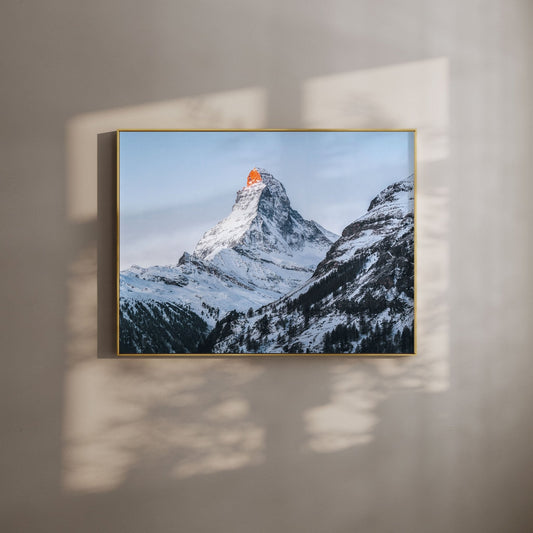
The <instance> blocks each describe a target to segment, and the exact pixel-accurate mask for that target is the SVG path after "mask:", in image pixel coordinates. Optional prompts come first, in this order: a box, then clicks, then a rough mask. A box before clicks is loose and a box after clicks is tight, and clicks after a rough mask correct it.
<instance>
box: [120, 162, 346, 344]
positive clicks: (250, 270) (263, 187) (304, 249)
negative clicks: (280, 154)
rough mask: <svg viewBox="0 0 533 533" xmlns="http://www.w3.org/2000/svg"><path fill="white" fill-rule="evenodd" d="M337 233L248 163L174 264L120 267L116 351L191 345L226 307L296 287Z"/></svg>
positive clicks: (263, 300) (252, 303)
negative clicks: (231, 194)
mask: <svg viewBox="0 0 533 533" xmlns="http://www.w3.org/2000/svg"><path fill="white" fill-rule="evenodd" d="M337 238H338V235H335V234H333V233H331V232H329V231H327V230H326V229H324V228H322V227H321V226H320V225H319V224H317V223H316V222H314V221H309V220H305V219H304V218H303V217H302V216H301V215H300V214H299V213H298V212H297V211H296V210H294V209H293V208H292V207H291V205H290V201H289V198H288V197H287V193H286V191H285V188H284V187H283V185H282V184H281V183H280V182H279V181H278V180H277V179H276V178H274V177H273V176H272V175H271V174H270V173H268V172H267V171H265V170H263V169H254V170H252V172H250V175H249V176H248V181H247V185H246V186H245V187H244V188H243V189H241V190H240V191H238V193H237V198H236V201H235V204H234V206H233V209H232V211H231V213H230V214H229V216H228V217H226V218H225V219H224V220H222V221H220V222H219V223H218V224H217V225H216V226H215V227H214V228H212V229H211V230H209V231H208V232H206V233H205V234H204V236H203V237H202V238H201V239H200V241H199V242H198V244H197V246H196V248H195V250H194V251H193V253H192V254H188V253H184V254H183V256H182V257H181V259H180V260H179V262H178V264H177V265H173V266H153V267H148V268H141V267H131V268H129V269H127V270H124V271H122V272H121V273H120V342H121V353H130V352H134V353H136V352H139V353H140V352H142V353H178V352H188V351H195V349H196V347H197V344H198V337H202V336H204V335H205V333H206V332H207V331H208V330H209V329H210V328H212V327H213V326H214V325H215V323H216V321H217V320H218V319H219V318H221V317H223V316H224V315H225V314H226V313H227V312H229V311H232V310H236V311H245V310H248V309H249V308H252V309H257V308H258V307H261V306H262V305H265V304H267V303H270V302H272V301H274V300H277V299H279V298H280V297H281V296H283V295H284V294H286V293H288V292H291V291H293V290H295V289H297V288H298V287H299V286H300V285H301V284H302V283H304V282H305V281H306V280H307V279H308V278H309V277H310V276H311V275H312V273H313V272H314V270H315V268H316V266H317V264H318V263H319V262H320V261H321V260H322V259H323V258H324V256H325V254H326V252H327V251H328V249H329V248H330V246H331V244H332V243H333V242H334V241H335V240H336V239H337ZM196 319H198V320H199V321H200V322H198V320H196ZM170 323H172V324H173V326H172V327H170V326H168V327H167V324H170ZM176 324H181V325H180V326H179V327H177V326H176ZM183 324H185V325H183ZM187 324H190V327H189V326H187ZM161 328H163V329H164V330H165V333H164V334H162V333H161ZM189 330H191V331H189ZM192 330H194V331H192ZM198 330H201V331H200V335H197V334H196V332H197V331H198ZM152 331H153V332H154V333H153V334H152V333H150V332H152ZM174 332H176V333H174ZM160 339H164V341H162V342H160V341H159V340H160ZM184 340H186V341H187V342H184ZM123 348H124V350H126V351H124V350H123Z"/></svg>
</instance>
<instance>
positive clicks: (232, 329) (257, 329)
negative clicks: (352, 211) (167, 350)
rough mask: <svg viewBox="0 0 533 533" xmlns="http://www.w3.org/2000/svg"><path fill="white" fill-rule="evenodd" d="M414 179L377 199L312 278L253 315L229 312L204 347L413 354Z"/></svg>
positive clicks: (330, 252)
mask: <svg viewBox="0 0 533 533" xmlns="http://www.w3.org/2000/svg"><path fill="white" fill-rule="evenodd" d="M413 181H414V180H413V176H410V177H408V178H407V179H405V180H402V181H398V182H396V183H394V184H392V185H390V186H389V187H387V188H386V189H384V190H383V191H382V192H381V193H380V194H378V196H376V197H375V198H374V199H373V200H372V202H371V203H370V206H369V208H368V212H367V213H366V214H365V215H363V216H362V217H360V218H358V219H357V220H356V221H355V222H353V223H352V224H350V225H348V226H347V227H346V228H345V229H344V230H343V232H342V236H341V238H340V239H338V240H337V241H336V242H335V243H334V244H333V245H332V246H331V247H330V249H329V250H328V252H327V254H326V255H325V257H324V259H323V260H322V261H321V262H320V263H319V264H318V266H317V268H316V270H315V272H314V274H313V276H312V277H311V278H310V279H309V280H307V281H306V282H305V283H303V284H302V285H301V286H300V287H299V288H298V289H296V290H294V291H291V292H289V293H288V294H286V295H285V296H284V297H282V298H281V299H279V300H277V301H275V302H272V303H270V304H267V305H265V306H264V307H262V308H261V309H259V310H257V311H256V312H254V313H248V314H246V315H245V314H243V313H240V314H239V313H236V312H234V313H230V314H229V315H227V316H226V317H225V318H223V319H222V320H221V321H219V323H218V324H217V326H216V327H215V328H214V329H213V330H212V331H211V333H210V334H209V336H208V337H207V339H206V342H205V343H204V345H203V349H204V350H207V351H213V352H216V353H227V352H229V353H234V352H235V353H238V352H260V353H280V352H281V353H299V352H311V353H337V352H345V353H412V352H413V333H414V332H413V329H414V324H413V322H414V294H413V289H414V217H413V202H414V191H413Z"/></svg>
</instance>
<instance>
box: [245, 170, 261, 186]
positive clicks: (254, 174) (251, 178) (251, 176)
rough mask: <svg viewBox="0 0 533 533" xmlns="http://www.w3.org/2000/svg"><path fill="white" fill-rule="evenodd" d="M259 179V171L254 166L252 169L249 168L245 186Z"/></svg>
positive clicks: (257, 181)
mask: <svg viewBox="0 0 533 533" xmlns="http://www.w3.org/2000/svg"><path fill="white" fill-rule="evenodd" d="M260 181H261V174H259V171H258V170H257V169H256V168H252V170H250V174H248V179H247V180H246V186H247V187H249V186H250V185H253V184H254V183H259V182H260Z"/></svg>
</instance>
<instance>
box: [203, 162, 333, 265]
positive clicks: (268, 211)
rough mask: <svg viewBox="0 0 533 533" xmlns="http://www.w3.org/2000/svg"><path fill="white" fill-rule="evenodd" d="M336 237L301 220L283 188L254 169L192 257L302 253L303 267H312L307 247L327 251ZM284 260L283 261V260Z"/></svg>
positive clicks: (279, 183)
mask: <svg viewBox="0 0 533 533" xmlns="http://www.w3.org/2000/svg"><path fill="white" fill-rule="evenodd" d="M337 238H338V235H335V234H334V233H331V232H329V231H327V230H326V229H324V228H323V227H322V226H320V225H319V224H317V223H316V222H314V221H312V220H304V218H303V217H302V216H301V215H300V213H298V211H296V210H294V209H293V208H292V207H291V203H290V200H289V198H288V196H287V192H286V191H285V187H283V185H282V184H281V182H280V181H278V180H277V179H276V178H274V176H273V175H272V174H270V173H269V172H267V171H266V170H264V169H258V168H254V169H253V170H252V171H251V172H250V174H249V175H248V178H247V184H246V186H245V187H243V188H242V189H241V190H240V191H238V192H237V198H236V200H235V204H234V205H233V209H232V211H231V213H230V214H229V216H228V217H226V218H225V219H224V220H221V221H220V222H219V223H218V224H217V225H216V226H215V227H213V228H212V229H210V230H209V231H208V232H206V233H205V234H204V236H203V237H202V238H201V239H200V241H199V242H198V244H197V245H196V248H195V249H194V252H193V255H194V256H196V257H198V258H200V259H203V260H207V261H211V260H213V259H214V258H215V257H216V255H217V254H219V253H220V252H221V251H222V250H224V249H234V250H236V251H240V250H246V253H247V254H249V253H250V252H253V253H254V255H255V256H256V257H257V256H264V255H265V254H267V255H270V254H272V253H276V252H278V253H279V252H282V253H283V254H284V255H286V256H287V257H288V258H290V257H296V256H297V255H299V256H300V258H297V259H296V260H297V262H298V263H300V259H301V255H302V254H301V252H302V251H306V252H307V253H308V255H309V254H310V255H309V258H308V260H304V262H305V266H309V267H310V266H311V265H312V264H313V263H315V259H314V257H312V256H313V255H315V254H313V253H312V252H311V250H309V248H310V247H313V248H317V247H318V248H323V247H324V246H326V247H329V246H330V245H331V243H332V242H333V241H335V240H337ZM287 257H286V258H285V259H287Z"/></svg>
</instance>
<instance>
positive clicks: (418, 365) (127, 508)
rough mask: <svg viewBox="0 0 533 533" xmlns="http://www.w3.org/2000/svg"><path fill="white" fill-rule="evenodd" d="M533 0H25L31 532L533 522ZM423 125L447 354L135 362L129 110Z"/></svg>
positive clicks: (24, 337) (15, 330) (9, 87)
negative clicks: (120, 179)
mask: <svg viewBox="0 0 533 533" xmlns="http://www.w3.org/2000/svg"><path fill="white" fill-rule="evenodd" d="M532 7H533V6H532V4H531V2H529V0H505V1H504V0H485V1H483V2H481V1H477V0H447V1H446V2H443V1H442V0H405V1H403V2H398V1H397V0H385V1H382V2H376V1H374V0H334V1H330V2H323V1H320V2H319V1H316V0H306V1H303V0H293V1H287V0H267V1H263V2H256V1H250V0H228V1H226V2H216V1H207V0H194V1H192V0H180V1H170V0H152V1H151V2H137V1H129V2H127V1H125V0H106V1H103V0H93V1H92V2H82V1H79V0H69V1H66V0H49V1H47V2H39V1H37V0H20V1H15V0H7V1H4V2H3V3H2V17H0V42H1V45H2V51H3V52H2V57H1V59H0V61H1V62H0V65H1V73H2V83H1V84H0V94H1V106H2V118H1V120H0V132H1V142H0V150H1V158H0V161H1V168H2V178H1V184H0V187H1V189H0V191H1V193H0V217H1V224H0V242H1V250H2V255H1V261H0V273H1V276H0V279H1V280H2V296H3V297H2V304H1V306H0V331H1V339H2V342H1V346H2V355H3V359H4V369H3V371H2V373H1V378H0V379H1V387H0V390H1V392H2V401H1V404H0V405H1V414H2V418H1V426H0V427H1V439H0V442H1V450H2V454H1V455H0V465H1V479H2V483H1V489H0V507H1V508H0V529H1V530H2V531H3V532H15V531H17V532H18V531H24V532H34V531H35V532H37V531H38V532H53V533H57V532H62V531H77V532H80V533H83V532H91V533H92V532H94V531H100V532H107V531H109V532H111V531H112V532H121V531H128V532H131V533H137V532H146V531H151V532H166V531H180V532H187V533H188V532H208V531H209V532H211V531H221V532H228V533H230V532H231V533H248V532H285V531H287V532H289V531H290V532H292V533H297V532H328V533H345V532H346V533H348V532H354V531H362V532H379V533H382V532H399V531H400V532H403V531H405V532H410V533H418V532H420V533H426V532H450V531H454V532H468V533H472V532H478V531H479V532H483V533H490V532H501V531H505V532H509V533H511V532H530V531H532V530H533V510H532V509H533V508H532V507H531V494H532V493H533V475H532V474H533V469H532V463H533V462H532V459H531V449H530V448H531V445H530V443H531V439H532V437H533V431H532V424H531V420H532V419H533V380H532V376H533V372H531V353H532V350H531V346H530V345H531V342H532V341H533V338H532V333H531V323H532V318H533V317H532V310H531V302H532V296H533V295H532V283H531V276H530V272H529V271H530V268H531V264H532V261H531V260H532V257H531V251H532V247H531V238H530V237H529V235H528V230H529V229H530V228H531V227H532V222H533V220H532V218H533V213H532V211H531V207H530V206H531V197H532V193H533V187H532V181H531V168H532V163H533V161H532V156H531V146H532V143H533V138H532V131H533V130H532V114H531V110H532V107H531V96H530V95H531V94H532V89H533V86H532V72H531V61H530V60H531V57H530V50H531V49H533V46H532V44H533V43H532V42H531V37H530V27H531V22H532ZM134 127H145V128H149V127H152V128H194V127H249V128H253V127H271V128H285V127H287V128H306V127H345V128H395V127H403V128H411V127H416V128H418V131H419V146H420V153H419V156H420V157H419V167H418V170H419V211H418V224H419V226H418V229H419V236H418V237H419V241H418V246H419V248H418V253H419V272H418V274H419V277H418V282H419V291H420V292H419V298H420V301H419V309H418V316H419V328H420V332H419V333H420V335H419V348H420V350H419V355H418V356H417V357H416V358H410V359H402V360H393V359H368V358H361V359H351V360H350V359H342V358H337V357H332V358H316V359H306V360H303V359H293V358H285V359H275V358H264V359H256V358H254V359H243V360H235V359H210V358H206V359H197V360H192V359H180V360H162V359H149V360H133V359H121V360H117V359H116V358H113V357H109V355H110V354H111V352H110V347H109V346H110V341H111V340H112V337H113V331H112V328H110V326H109V317H110V315H111V311H110V309H111V307H110V306H111V305H112V298H111V297H110V294H111V293H112V291H113V279H112V262H113V239H112V235H113V233H114V226H113V220H112V214H113V211H112V191H113V183H112V173H110V171H109V169H110V168H112V164H113V145H112V135H111V136H110V135H109V134H107V135H105V133H106V132H109V131H112V130H115V129H117V128H134Z"/></svg>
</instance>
